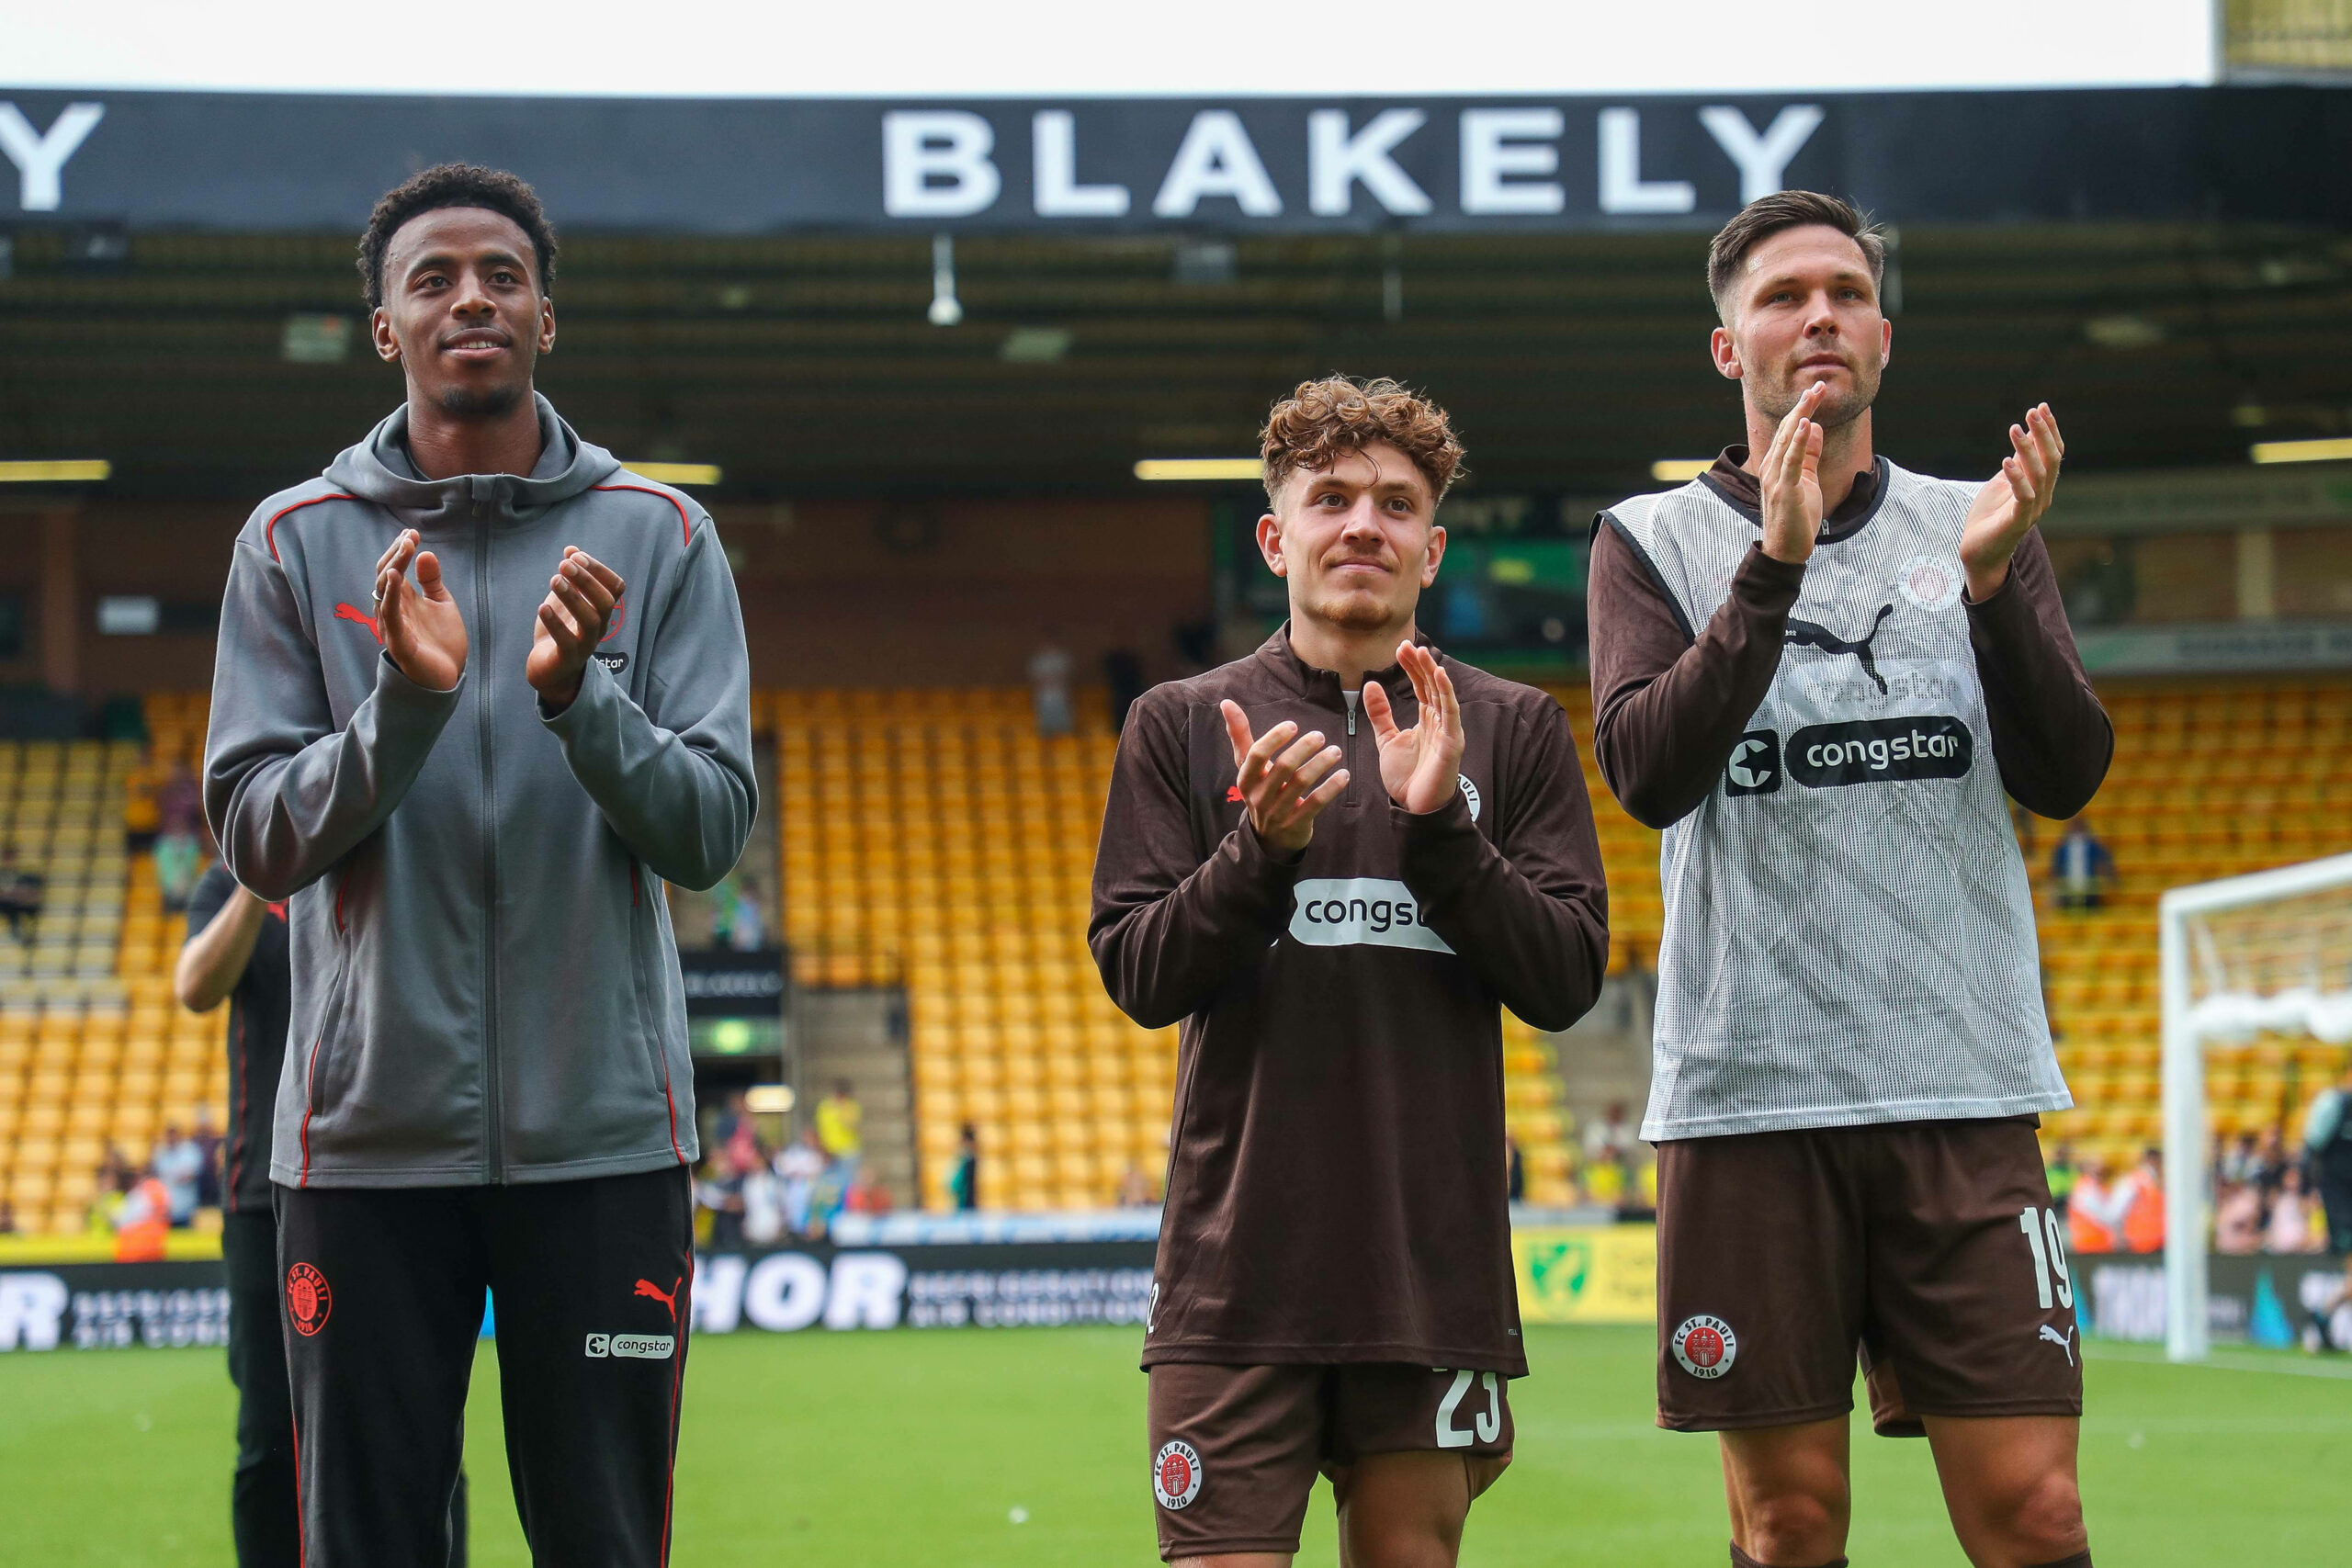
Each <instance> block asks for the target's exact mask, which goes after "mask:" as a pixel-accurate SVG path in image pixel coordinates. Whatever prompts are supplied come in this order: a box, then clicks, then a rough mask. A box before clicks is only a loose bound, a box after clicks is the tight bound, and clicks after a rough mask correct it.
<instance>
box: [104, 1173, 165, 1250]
mask: <svg viewBox="0 0 2352 1568" xmlns="http://www.w3.org/2000/svg"><path fill="white" fill-rule="evenodd" d="M115 1180H116V1182H117V1184H118V1189H119V1191H120V1193H121V1195H122V1197H121V1201H120V1202H119V1204H117V1205H116V1208H115V1212H114V1260H115V1261H116V1262H117V1263H161V1262H162V1261H163V1260H164V1237H165V1236H166V1235H169V1234H170V1233H171V1225H172V1200H171V1196H170V1194H169V1193H167V1192H165V1191H164V1184H163V1183H162V1182H161V1181H159V1180H157V1179H155V1178H154V1176H153V1175H152V1174H151V1175H147V1176H141V1175H140V1174H139V1173H138V1172H136V1171H134V1170H132V1169H131V1168H130V1167H129V1166H124V1167H122V1168H120V1169H119V1170H118V1171H117V1173H116V1176H115Z"/></svg>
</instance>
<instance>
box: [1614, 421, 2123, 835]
mask: <svg viewBox="0 0 2352 1568" xmlns="http://www.w3.org/2000/svg"><path fill="white" fill-rule="evenodd" d="M1746 461H1747V447H1746V446H1726V447H1725V448H1724V451H1723V455H1722V456H1721V457H1717V458H1716V459H1715V462H1714V466H1713V468H1709V469H1708V470H1707V472H1706V473H1705V474H1704V475H1702V478H1701V482H1702V483H1704V484H1706V485H1707V486H1708V487H1709V488H1711V489H1713V491H1715V493H1716V494H1718V495H1720V496H1721V497H1723V499H1724V501H1726V502H1730V503H1731V505H1733V506H1734V507H1736V509H1738V510H1739V511H1740V512H1742V513H1746V514H1747V519H1748V521H1749V522H1751V523H1754V524H1756V525H1758V541H1759V542H1758V544H1757V545H1756V546H1755V547H1753V548H1751V549H1750V550H1749V551H1748V554H1747V559H1746V560H1745V561H1744V562H1743V563H1742V564H1741V566H1740V568H1739V570H1738V571H1737V572H1736V574H1735V575H1734V576H1733V578H1732V584H1731V595H1730V597H1729V598H1727V599H1725V600H1724V604H1723V607H1722V608H1720V609H1719V610H1717V611H1716V612H1715V614H1714V615H1713V618H1712V619H1710V620H1709V621H1708V623H1707V624H1706V626H1703V627H1699V628H1696V629H1695V631H1694V629H1693V628H1692V627H1691V626H1688V625H1686V624H1685V622H1684V619H1683V615H1682V613H1681V611H1680V609H1679V607H1678V606H1677V605H1676V604H1675V602H1674V600H1673V599H1672V598H1671V597H1670V596H1669V595H1668V593H1667V592H1666V589H1665V588H1664V586H1663V585H1662V584H1660V583H1659V582H1658V581H1657V577H1656V576H1655V575H1654V574H1653V573H1652V572H1651V570H1650V569H1649V567H1648V564H1647V563H1646V562H1645V560H1644V559H1643V558H1642V555H1641V553H1640V551H1638V550H1637V549H1635V548H1634V546H1633V545H1632V544H1630V543H1629V542H1628V541H1627V540H1626V539H1624V538H1623V536H1620V535H1619V534H1618V532H1617V531H1616V530H1615V529H1614V528H1611V527H1610V526H1609V525H1607V524H1606V522H1603V523H1602V524H1601V525H1599V526H1598V527H1597V528H1596V529H1595V530H1594V534H1593V545H1592V566H1591V581H1590V587H1589V591H1588V601H1587V602H1588V611H1587V615H1588V618H1589V627H1590V640H1591V649H1592V726H1593V752H1594V755H1595V756H1596V758H1597V759H1598V760H1599V761H1600V773H1601V776H1602V777H1603V778H1605V779H1607V780H1608V781H1609V787H1610V788H1611V790H1613V791H1615V792H1616V795H1617V798H1618V800H1619V802H1620V803H1621V804H1623V807H1625V809H1626V811H1627V812H1628V813H1630V814H1631V815H1632V816H1633V818H1634V819H1635V820H1636V821H1639V822H1641V823H1644V824H1645V825H1646V826H1648V827H1652V828H1664V827H1666V826H1668V824H1669V823H1673V822H1676V821H1679V820H1680V819H1681V818H1684V817H1687V816H1689V815H1690V814H1691V812H1692V811H1695V810H1697V809H1698V807H1699V803H1700V802H1701V801H1702V800H1704V799H1706V797H1707V795H1708V794H1709V793H1710V792H1711V791H1713V789H1714V787H1715V784H1716V781H1717V780H1718V779H1720V778H1721V777H1722V776H1723V771H1724V763H1725V762H1726V761H1728V760H1729V759H1730V757H1731V749H1732V748H1733V747H1734V746H1736V745H1737V744H1738V743H1739V738H1740V736H1741V734H1742V733H1743V732H1744V731H1745V730H1746V729H1747V721H1748V718H1749V716H1751V715H1753V714H1754V713H1755V712H1756V709H1757V706H1758V705H1759V704H1761V703H1762V702H1763V700H1764V694H1765V693H1766V692H1767V691H1769V690H1770V687H1771V684H1772V677H1773V673H1774V671H1777V670H1778V669H1779V668H1780V663H1781V641H1782V638H1783V637H1784V636H1785V634H1786V632H1787V629H1788V618H1789V611H1790V608H1791V607H1792V605H1794V604H1796V601H1797V592H1798V590H1799V588H1800V587H1802V586H1803V584H1804V566H1803V565H1802V564H1800V565H1794V566H1792V565H1790V564H1788V563H1786V562H1784V561H1778V560H1774V559H1773V558H1771V557H1770V556H1768V555H1766V554H1765V553H1764V549H1763V546H1762V544H1761V542H1760V541H1761V528H1762V515H1761V511H1760V507H1761V493H1760V487H1759V486H1758V481H1757V479H1756V476H1755V475H1753V474H1751V473H1748V472H1747V470H1746V469H1745V468H1741V466H1740V465H1741V464H1743V463H1745V462H1746ZM1884 478H1885V476H1884V474H1883V471H1882V469H1881V468H1879V467H1878V466H1877V465H1873V466H1872V467H1871V468H1868V469H1865V470H1864V471H1862V472H1861V473H1859V474H1857V475H1855V476H1854V488H1853V490H1852V491H1851V492H1850V493H1849V494H1848V496H1847V497H1846V499H1845V501H1844V502H1840V503H1839V505H1838V508H1837V509H1836V510H1835V511H1834V512H1832V513H1829V515H1827V516H1826V517H1825V518H1823V519H1822V525H1821V534H1820V538H1819V542H1820V543H1822V544H1834V543H1836V542H1837V541H1838V540H1839V539H1845V538H1850V537H1852V536H1854V535H1855V534H1857V533H1859V532H1860V531H1861V530H1862V529H1863V528H1866V527H1868V526H1869V525H1870V520H1871V517H1872V516H1873V515H1874V514H1875V513H1876V512H1877V510H1878V502H1879V499H1880V494H1881V491H1882V490H1883V486H1884ZM1968 636H1969V643H1970V646H1971V647H1972V648H1973V649H1974V651H1975V655H1976V668H1977V674H1978V676H1979V678H1980V679H1981V680H1982V681H1983V682H1984V686H1985V713H1986V716H1987V718H1988V720H1989V721H1990V723H1991V725H1992V728H1993V756H1994V760H1995V761H1996V763H1998V765H1999V767H2000V770H2001V783H2002V784H2003V785H2004V786H2005V787H2006V788H2007V790H2008V792H2009V795H2010V796H2011V797H2012V798H2013V799H2015V800H2016V801H2017V802H2018V804H2019V805H2021V806H2023V807H2026V808H2027V809H2028V810H2030V811H2033V812H2037V813H2039V814H2040V815H2041V816H2044V817H2057V818H2065V817H2072V816H2074V815H2075V813H2077V812H2079V811H2081V810H2082V809H2083V807H2086V806H2087V805H2088V804H2089V803H2090V798H2091V796H2092V795H2094V794H2096V793H2097V792H2098V786H2099V783H2100V781H2101V780H2102V779H2104V778H2105V777H2106V776H2107V767H2108V763H2109V761H2110V760H2111V759H2112V758H2113V756H2114V753H2115V729H2114V726H2113V725H2112V724H2111V723H2110V722H2109V719H2108V716H2107V710H2106V708H2104V707H2103V706H2101V705H2100V704H2099V700H2098V693H2096V692H2095V691H2093V690H2092V689H2091V683H2090V678H2089V677H2088V676H2087V675H2086V674H2085V673H2084V672H2083V664H2082V660H2081V658H2080V657H2079V656H2078V655H2077V654H2076V653H2075V639H2074V635H2073V633H2072V632H2071V631H2070V630H2069V629H2068V628H2067V625H2066V611H2065V606H2064V604H2061V603H2060V601H2059V597H2058V582H2057V578H2056V575H2055V574H2054V573H2053V572H2052V570H2051V566H2050V551H2049V549H2048V547H2046V546H2044V545H2043V543H2042V541H2041V533H2040V532H2039V531H2035V532H2032V533H2029V534H2028V535H2027V536H2025V539H2024V541H2023V542H2022V543H2021V544H2019V545H2018V549H2017V554H2016V555H2015V556H2014V557H2012V558H2010V561H2009V576H2008V580H2007V581H2006V582H2004V583H2003V584H2002V585H2001V586H2000V588H1998V589H1997V590H1996V591H1995V592H1994V593H1993V595H1992V597H1990V598H1988V599H1986V600H1985V601H1983V602H1982V603H1978V602H1976V601H1973V600H1971V601H1968Z"/></svg>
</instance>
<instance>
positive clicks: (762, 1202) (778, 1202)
mask: <svg viewBox="0 0 2352 1568" xmlns="http://www.w3.org/2000/svg"><path fill="white" fill-rule="evenodd" d="M784 1235H785V1231H784V1183H783V1182H781V1181H779V1180H777V1179H776V1176H775V1172H774V1171H772V1170H770V1169H769V1168H767V1163H766V1162H765V1161H764V1160H762V1161H759V1162H756V1163H754V1164H752V1165H748V1166H745V1167H744V1168H743V1245H744V1246H746V1247H774V1246H775V1245H776V1243H778V1242H780V1241H782V1240H783V1239H784Z"/></svg>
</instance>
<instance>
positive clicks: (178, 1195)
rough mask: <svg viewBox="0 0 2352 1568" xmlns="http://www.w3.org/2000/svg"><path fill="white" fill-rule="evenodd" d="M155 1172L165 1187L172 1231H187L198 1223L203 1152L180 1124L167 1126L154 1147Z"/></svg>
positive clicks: (167, 1124)
mask: <svg viewBox="0 0 2352 1568" xmlns="http://www.w3.org/2000/svg"><path fill="white" fill-rule="evenodd" d="M153 1169H154V1173H155V1177H156V1179H158V1180H160V1181H161V1182H163V1184H164V1201H165V1202H166V1204H167V1206H168V1207H169V1210H170V1213H171V1221H172V1228H173V1229H174V1230H186V1229H187V1227H188V1226H190V1225H192V1224H195V1223H196V1186H197V1179H198V1178H199V1177H200V1176H202V1175H203V1173H204V1151H203V1150H202V1149H199V1148H198V1147H197V1144H196V1140H195V1139H194V1138H191V1137H189V1136H188V1135H187V1134H186V1133H183V1132H181V1131H180V1124H179V1123H178V1122H164V1135H163V1137H162V1138H161V1139H160V1140H159V1141H158V1142H157V1143H156V1145H155V1155H154V1161H153Z"/></svg>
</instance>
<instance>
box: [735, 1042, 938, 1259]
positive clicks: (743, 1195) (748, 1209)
mask: <svg viewBox="0 0 2352 1568" xmlns="http://www.w3.org/2000/svg"><path fill="white" fill-rule="evenodd" d="M864 1121H865V1110H864V1108H863V1107H862V1106H860V1105H859V1103H858V1100H857V1096H856V1094H855V1092H854V1090H853V1089H852V1087H851V1086H850V1084H849V1083H848V1082H847V1081H846V1080H844V1081H842V1082H841V1083H838V1084H836V1085H835V1086H834V1088H833V1091H832V1093H831V1094H829V1095H827V1096H826V1097H825V1098H824V1099H823V1100H820V1101H818V1103H817V1111H816V1114H815V1115H814V1116H813V1117H812V1118H810V1121H809V1125H808V1126H806V1127H804V1128H802V1129H801V1133H800V1136H799V1137H798V1138H797V1139H794V1140H793V1141H791V1142H789V1143H787V1144H786V1145H784V1146H783V1147H782V1148H775V1149H772V1148H770V1147H769V1146H768V1145H767V1142H766V1140H765V1139H763V1137H762V1136H761V1135H760V1129H759V1122H758V1119H757V1118H756V1117H755V1116H754V1115H753V1114H752V1111H750V1109H749V1108H748V1107H747V1105H746V1103H745V1097H744V1096H743V1095H742V1094H741V1093H740V1092H738V1093H735V1094H731V1095H729V1096H728V1097H727V1100H726V1103H725V1104H724V1105H723V1106H721V1107H720V1109H719V1111H718V1116H717V1117H716V1118H715V1119H714V1121H713V1123H712V1127H711V1138H710V1147H709V1152H708V1154H707V1157H706V1158H705V1159H704V1161H703V1168H702V1173H701V1176H700V1178H699V1179H697V1180H696V1181H695V1204H696V1206H697V1207H698V1208H699V1209H700V1210H701V1211H702V1212H703V1214H704V1215H705V1223H706V1224H707V1227H708V1231H707V1236H706V1237H705V1239H706V1240H707V1243H708V1245H709V1246H710V1247H712V1248H714V1249H715V1250H718V1251H721V1252H726V1251H732V1250H738V1249H740V1248H742V1247H775V1246H780V1245H783V1244H785V1243H786V1242H793V1241H818V1240H821V1239H823V1237H824V1236H825V1235H827V1234H828V1233H829V1232H830V1230H831V1226H832V1223H833V1221H834V1219H835V1217H836V1216H838V1215H840V1214H842V1213H854V1214H887V1213H889V1212H890V1208H891V1198H890V1190H889V1189H888V1187H886V1186H884V1185H883V1183H882V1182H881V1180H880V1179H878V1178H877V1177H876V1174H875V1173H874V1172H873V1171H872V1170H871V1169H869V1168H867V1167H866V1165H865V1157H864V1156H865V1139H864V1134H863V1124H864Z"/></svg>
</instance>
